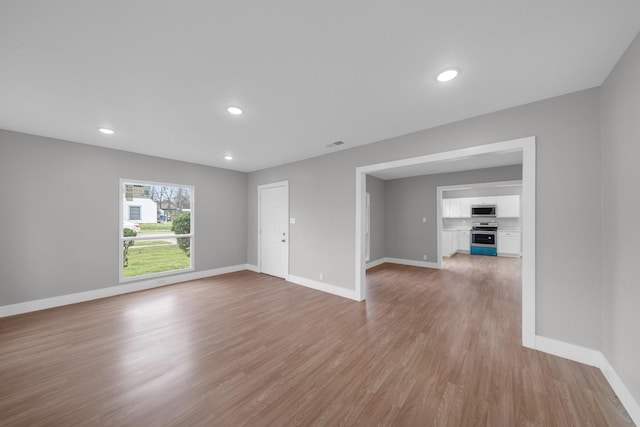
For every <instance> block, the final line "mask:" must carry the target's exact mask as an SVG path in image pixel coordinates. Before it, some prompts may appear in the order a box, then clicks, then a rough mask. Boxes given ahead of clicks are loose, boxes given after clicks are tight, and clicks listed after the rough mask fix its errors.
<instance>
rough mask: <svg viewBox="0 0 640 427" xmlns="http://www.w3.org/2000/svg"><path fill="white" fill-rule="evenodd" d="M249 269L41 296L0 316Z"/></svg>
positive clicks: (227, 269) (226, 269) (238, 267)
mask: <svg viewBox="0 0 640 427" xmlns="http://www.w3.org/2000/svg"><path fill="white" fill-rule="evenodd" d="M242 270H249V265H247V264H239V265H232V266H229V267H220V268H214V269H211V270H205V271H195V272H191V273H185V274H176V275H173V276H171V277H166V276H165V277H162V278H154V279H148V280H142V281H139V282H135V283H127V284H123V285H116V286H110V287H107V288H101V289H95V290H92V291H86V292H78V293H75V294H68V295H60V296H57V297H51V298H43V299H38V300H33V301H26V302H21V303H17V304H10V305H4V306H0V317H7V316H14V315H16V314H22V313H29V312H32V311H38V310H45V309H47V308H53V307H60V306H63V305H69V304H76V303H79V302H85V301H92V300H96V299H100V298H107V297H112V296H115V295H122V294H128V293H131V292H138V291H143V290H146V289H153V288H159V287H161V286H167V285H173V284H176V283H181V282H187V281H189V280H196V279H202V278H205V277H211V276H218V275H220V274H226V273H234V272H236V271H242Z"/></svg>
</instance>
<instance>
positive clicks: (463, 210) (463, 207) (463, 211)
mask: <svg viewBox="0 0 640 427" xmlns="http://www.w3.org/2000/svg"><path fill="white" fill-rule="evenodd" d="M459 200H460V218H471V199H459Z"/></svg>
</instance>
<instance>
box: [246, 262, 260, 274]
mask: <svg viewBox="0 0 640 427" xmlns="http://www.w3.org/2000/svg"><path fill="white" fill-rule="evenodd" d="M246 266H247V270H249V271H253V272H254V273H260V267H258V266H257V265H253V264H246Z"/></svg>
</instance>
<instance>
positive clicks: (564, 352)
mask: <svg viewBox="0 0 640 427" xmlns="http://www.w3.org/2000/svg"><path fill="white" fill-rule="evenodd" d="M535 349H536V350H539V351H542V352H544V353H549V354H553V355H554V356H560V357H563V358H565V359H569V360H573V361H576V362H580V363H584V364H585V365H589V366H595V367H596V368H599V367H600V359H601V353H600V352H599V351H597V350H593V349H590V348H586V347H581V346H579V345H575V344H569V343H566V342H563V341H558V340H554V339H553V338H547V337H542V336H540V335H536V347H535Z"/></svg>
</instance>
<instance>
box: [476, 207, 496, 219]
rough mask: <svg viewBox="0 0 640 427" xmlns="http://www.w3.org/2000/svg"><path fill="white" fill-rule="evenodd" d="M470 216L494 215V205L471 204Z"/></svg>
mask: <svg viewBox="0 0 640 427" xmlns="http://www.w3.org/2000/svg"><path fill="white" fill-rule="evenodd" d="M471 216H472V217H473V216H484V217H495V216H496V205H472V206H471Z"/></svg>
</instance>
